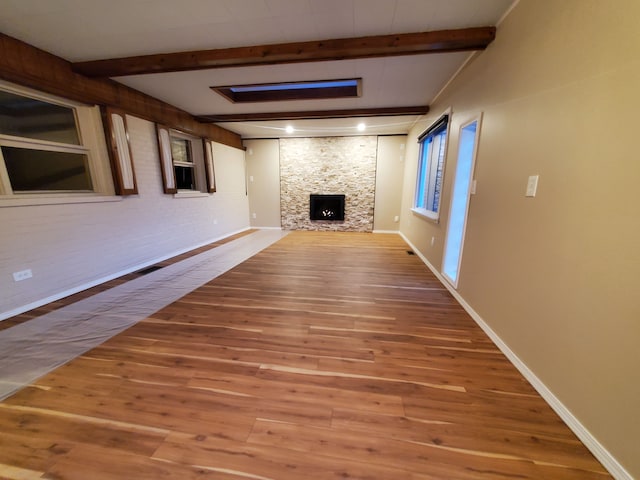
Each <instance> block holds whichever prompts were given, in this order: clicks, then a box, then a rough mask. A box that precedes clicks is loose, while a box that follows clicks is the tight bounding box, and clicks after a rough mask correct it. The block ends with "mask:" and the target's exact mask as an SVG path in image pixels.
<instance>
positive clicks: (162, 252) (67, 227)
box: [0, 116, 249, 318]
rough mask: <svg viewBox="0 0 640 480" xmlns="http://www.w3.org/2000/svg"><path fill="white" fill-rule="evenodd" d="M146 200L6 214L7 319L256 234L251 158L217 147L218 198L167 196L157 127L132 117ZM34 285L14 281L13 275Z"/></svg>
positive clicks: (2, 247) (3, 275) (1, 274)
mask: <svg viewBox="0 0 640 480" xmlns="http://www.w3.org/2000/svg"><path fill="white" fill-rule="evenodd" d="M127 122H128V125H129V130H130V132H129V133H130V138H131V143H132V144H131V147H132V153H133V161H134V164H135V171H136V176H137V180H138V190H139V195H134V196H129V197H123V198H122V199H120V200H119V201H115V202H103V203H81V204H66V205H40V206H21V207H2V208H0V225H2V235H0V292H1V295H0V318H5V317H7V316H8V315H9V314H11V312H13V313H15V312H16V311H19V310H21V309H23V308H24V307H25V306H28V305H30V304H33V303H36V304H37V303H39V302H41V301H43V300H46V299H47V298H50V297H58V296H60V294H62V293H64V292H69V291H73V290H77V289H78V288H81V287H83V286H88V285H90V284H94V283H96V282H99V281H100V280H102V279H105V278H107V277H112V276H117V275H119V274H121V273H123V272H126V271H130V270H131V269H135V268H136V267H139V266H141V265H143V264H145V263H149V262H153V261H155V260H157V259H160V258H165V257H167V256H171V255H173V254H175V253H176V252H181V251H185V250H188V249H191V248H193V247H195V246H197V245H200V244H203V243H206V242H209V241H211V240H213V239H216V238H220V237H223V236H226V235H228V234H230V233H233V232H236V231H240V230H243V229H246V228H248V227H249V209H248V201H247V196H246V194H245V167H244V151H242V150H239V149H236V148H232V147H228V146H226V145H221V144H214V158H215V160H214V161H215V173H216V186H217V192H216V193H214V194H212V195H203V196H201V197H197V198H174V196H173V195H165V194H164V193H163V192H162V180H161V176H160V163H159V159H158V147H157V140H156V131H155V126H154V124H153V123H150V122H147V121H145V120H140V119H138V118H134V117H130V116H127ZM27 268H29V269H31V270H32V272H33V278H30V279H28V280H24V281H21V282H14V281H13V277H12V273H13V272H15V271H19V270H23V269H27Z"/></svg>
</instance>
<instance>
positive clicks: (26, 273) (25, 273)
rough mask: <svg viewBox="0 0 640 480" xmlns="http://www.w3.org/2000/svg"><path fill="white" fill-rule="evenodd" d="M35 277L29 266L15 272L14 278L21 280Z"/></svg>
mask: <svg viewBox="0 0 640 480" xmlns="http://www.w3.org/2000/svg"><path fill="white" fill-rule="evenodd" d="M31 277H33V273H32V272H31V269H30V268H28V269H26V270H20V271H19V272H13V280H14V281H15V282H21V281H22V280H26V279H27V278H31Z"/></svg>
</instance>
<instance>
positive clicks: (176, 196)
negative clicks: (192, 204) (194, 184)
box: [173, 190, 209, 198]
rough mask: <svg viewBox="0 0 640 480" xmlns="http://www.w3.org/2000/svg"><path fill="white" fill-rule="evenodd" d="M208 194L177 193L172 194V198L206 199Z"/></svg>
mask: <svg viewBox="0 0 640 480" xmlns="http://www.w3.org/2000/svg"><path fill="white" fill-rule="evenodd" d="M208 196H209V194H208V193H206V192H195V191H193V192H190V191H187V190H185V191H179V192H178V193H174V194H173V198H200V197H208Z"/></svg>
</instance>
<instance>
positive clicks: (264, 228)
mask: <svg viewBox="0 0 640 480" xmlns="http://www.w3.org/2000/svg"><path fill="white" fill-rule="evenodd" d="M251 228H255V229H256V230H282V227H255V226H252V227H251Z"/></svg>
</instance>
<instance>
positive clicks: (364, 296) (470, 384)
mask: <svg viewBox="0 0 640 480" xmlns="http://www.w3.org/2000/svg"><path fill="white" fill-rule="evenodd" d="M407 249H408V247H407V246H406V245H405V244H404V242H402V240H401V239H400V237H398V236H395V235H371V234H343V233H312V232H294V233H292V234H290V235H289V236H287V237H285V238H284V239H283V240H281V241H280V242H278V243H277V244H275V245H273V246H271V247H270V248H268V249H267V250H265V251H263V252H262V253H260V254H258V255H257V256H255V257H253V258H251V259H250V260H248V261H247V262H245V263H243V264H242V265H240V266H238V267H236V268H235V269H233V270H231V271H230V272H228V273H226V274H224V275H222V276H221V277H218V278H217V279H215V280H213V281H212V282H210V283H209V284H207V285H205V286H203V287H201V288H199V289H198V290H196V291H194V292H192V293H191V294H189V295H187V296H185V297H183V298H182V299H181V300H180V301H178V302H175V303H174V304H172V305H169V306H168V307H166V308H164V309H162V310H161V311H159V312H157V313H156V314H154V315H153V316H152V317H150V318H147V319H146V320H144V321H142V322H140V323H138V324H137V325H135V326H134V327H132V328H130V329H129V330H127V331H125V332H124V333H122V334H120V335H118V336H117V337H114V338H113V339H111V340H110V341H108V342H106V343H105V344H103V345H101V346H100V347H97V348H95V349H93V350H91V351H90V352H88V353H87V354H85V355H83V356H82V357H79V358H77V359H75V360H74V361H72V362H70V363H69V364H67V365H66V366H64V367H61V368H59V369H58V370H56V371H54V372H52V373H51V374H49V375H47V376H46V377H43V378H42V379H40V380H39V381H37V382H36V383H35V384H33V385H30V386H29V387H27V388H25V389H23V390H22V391H20V392H18V393H17V394H16V395H14V396H12V397H10V398H8V399H7V400H6V401H4V402H2V403H0V432H1V435H0V478H10V479H36V478H38V479H40V478H42V479H55V480H62V479H65V480H66V479H69V480H70V479H78V480H80V479H81V480H102V479H132V480H147V479H148V480H158V479H180V480H190V479H221V480H242V479H252V480H264V479H273V480H306V479H340V480H343V479H362V480H364V479H369V480H372V479H376V480H378V479H379V480H394V479H402V480H412V479H415V480H427V479H430V480H436V479H437V480H443V479H444V480H449V479H535V480H540V479H570V480H578V479H580V480H585V479H587V480H588V479H607V478H611V477H610V476H609V475H608V474H607V473H606V471H605V470H604V469H603V467H602V466H601V465H600V464H599V463H598V462H597V461H596V460H595V459H594V458H593V457H592V456H591V454H590V453H589V452H588V451H587V450H586V448H585V447H584V446H583V445H582V444H581V443H580V442H579V441H578V439H577V438H576V437H575V436H574V435H573V434H572V433H571V432H570V430H569V429H568V428H567V427H566V426H565V425H564V424H563V423H562V421H561V420H560V419H559V418H558V416H557V415H555V413H554V412H553V411H552V410H551V409H550V407H549V406H548V405H547V404H546V403H545V402H544V401H543V400H542V398H541V397H540V396H539V395H538V394H537V393H536V392H535V391H534V390H533V388H532V387H531V386H530V385H529V384H528V383H527V382H526V381H525V380H524V378H523V377H522V376H521V375H520V374H519V373H518V372H517V371H516V369H515V368H514V367H513V366H512V365H511V364H510V363H509V362H508V360H506V358H505V357H504V356H503V355H502V354H501V353H500V352H499V350H498V349H497V348H496V347H495V346H494V345H493V344H492V343H491V341H490V340H489V339H488V338H487V337H486V335H485V334H484V333H483V332H482V331H481V330H480V329H479V327H477V326H476V325H475V323H474V322H473V321H472V320H471V319H470V317H469V316H468V315H467V314H466V313H465V312H464V311H463V309H462V308H461V307H460V306H459V305H458V304H457V303H456V302H455V300H453V298H452V297H451V296H450V295H449V293H448V292H447V291H446V290H445V289H444V288H443V287H442V286H441V285H440V284H439V283H438V281H437V280H436V278H435V277H434V276H433V275H432V274H431V273H430V272H429V271H428V269H427V268H426V267H425V266H424V265H423V264H422V263H421V262H420V260H419V259H418V257H417V256H412V255H408V254H407Z"/></svg>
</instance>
